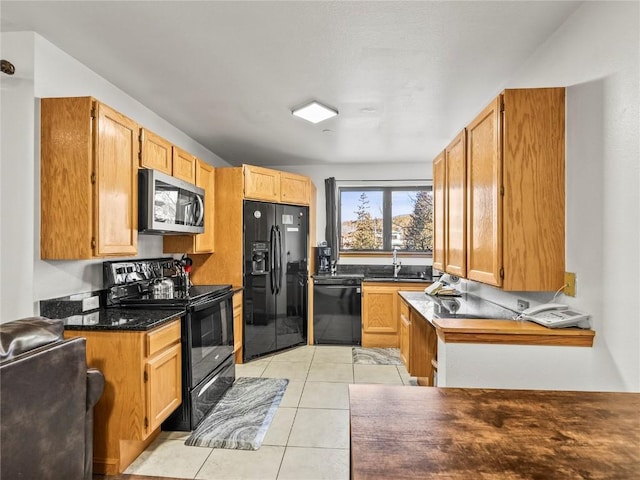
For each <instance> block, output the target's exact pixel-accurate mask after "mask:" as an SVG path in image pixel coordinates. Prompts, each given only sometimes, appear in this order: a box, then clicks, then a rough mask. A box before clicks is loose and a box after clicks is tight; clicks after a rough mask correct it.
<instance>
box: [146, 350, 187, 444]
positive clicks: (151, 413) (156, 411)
mask: <svg viewBox="0 0 640 480" xmlns="http://www.w3.org/2000/svg"><path fill="white" fill-rule="evenodd" d="M181 363H182V362H181V354H180V344H179V343H178V344H176V345H173V346H171V347H169V348H167V349H166V350H164V351H163V352H162V353H159V354H158V355H155V356H153V357H151V358H150V359H149V360H148V361H147V364H146V366H145V374H146V378H147V381H146V392H145V393H146V399H147V401H146V407H147V409H146V415H145V417H146V419H145V420H146V422H145V432H146V434H147V435H148V434H150V433H151V432H153V431H154V430H155V429H156V428H158V427H159V426H160V424H161V423H162V421H163V420H165V419H166V418H167V417H168V416H169V415H170V414H171V412H173V411H174V410H175V409H176V408H177V407H178V405H180V403H182V383H181V375H182V367H181Z"/></svg>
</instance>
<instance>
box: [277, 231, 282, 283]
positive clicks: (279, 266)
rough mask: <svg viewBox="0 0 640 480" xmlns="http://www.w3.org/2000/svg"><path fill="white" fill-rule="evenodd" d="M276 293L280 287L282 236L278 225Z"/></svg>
mask: <svg viewBox="0 0 640 480" xmlns="http://www.w3.org/2000/svg"><path fill="white" fill-rule="evenodd" d="M276 239H277V240H276V244H277V252H276V264H277V267H276V294H278V295H279V294H280V289H281V288H282V236H281V235H280V227H278V226H277V225H276Z"/></svg>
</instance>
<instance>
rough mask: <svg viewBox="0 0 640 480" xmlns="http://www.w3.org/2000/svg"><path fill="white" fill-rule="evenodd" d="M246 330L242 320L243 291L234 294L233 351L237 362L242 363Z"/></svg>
mask: <svg viewBox="0 0 640 480" xmlns="http://www.w3.org/2000/svg"><path fill="white" fill-rule="evenodd" d="M243 332H244V328H243V322H242V292H236V293H234V294H233V351H234V352H235V358H236V363H242V361H243V358H242V335H243Z"/></svg>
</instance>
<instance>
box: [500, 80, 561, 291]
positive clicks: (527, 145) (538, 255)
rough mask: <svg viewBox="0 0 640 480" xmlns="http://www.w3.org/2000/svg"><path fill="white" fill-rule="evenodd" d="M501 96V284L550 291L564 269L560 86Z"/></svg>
mask: <svg viewBox="0 0 640 480" xmlns="http://www.w3.org/2000/svg"><path fill="white" fill-rule="evenodd" d="M502 97H503V104H504V111H503V113H502V115H503V124H502V125H503V130H502V141H501V142H500V141H499V144H500V145H502V146H503V152H502V161H503V163H502V182H503V186H504V196H503V198H502V205H503V206H502V232H501V233H502V243H503V245H502V256H503V267H504V278H503V280H502V287H503V288H504V289H505V290H516V291H517V290H530V291H547V292H549V291H555V290H558V289H559V288H561V287H562V285H564V271H565V263H564V259H565V89H564V88H536V89H518V90H505V91H504V93H503V95H502Z"/></svg>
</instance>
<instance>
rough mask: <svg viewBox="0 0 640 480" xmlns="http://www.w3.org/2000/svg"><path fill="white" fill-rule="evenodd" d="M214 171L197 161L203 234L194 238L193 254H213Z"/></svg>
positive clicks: (209, 166) (197, 183) (206, 164)
mask: <svg viewBox="0 0 640 480" xmlns="http://www.w3.org/2000/svg"><path fill="white" fill-rule="evenodd" d="M215 181H216V179H215V170H214V168H213V167H212V166H211V165H209V164H208V163H205V162H202V161H198V164H197V169H196V185H197V186H198V187H200V188H203V189H204V191H205V193H204V202H205V203H204V215H205V216H204V233H201V234H199V235H196V236H195V251H194V253H210V252H213V249H214V245H213V239H214V228H215V226H214V218H215V215H214V208H215V191H214V188H215Z"/></svg>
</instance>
